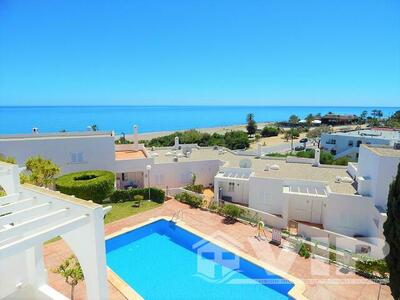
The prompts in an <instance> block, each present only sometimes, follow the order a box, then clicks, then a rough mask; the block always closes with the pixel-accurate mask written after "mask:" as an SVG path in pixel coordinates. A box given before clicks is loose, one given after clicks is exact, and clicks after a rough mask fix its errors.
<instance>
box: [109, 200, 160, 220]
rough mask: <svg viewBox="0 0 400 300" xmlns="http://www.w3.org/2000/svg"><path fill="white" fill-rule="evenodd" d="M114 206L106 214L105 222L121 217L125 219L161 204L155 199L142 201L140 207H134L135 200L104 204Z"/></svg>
mask: <svg viewBox="0 0 400 300" xmlns="http://www.w3.org/2000/svg"><path fill="white" fill-rule="evenodd" d="M109 205H111V206H112V209H111V211H110V212H109V213H108V214H107V215H106V218H105V220H104V223H105V224H107V223H111V222H114V221H117V220H119V219H123V218H126V217H129V216H132V215H136V214H138V213H141V212H144V211H146V210H149V209H152V208H155V207H157V206H160V204H158V203H155V202H153V201H146V200H145V201H142V204H141V205H140V207H134V206H133V201H127V202H123V203H110V204H104V206H109Z"/></svg>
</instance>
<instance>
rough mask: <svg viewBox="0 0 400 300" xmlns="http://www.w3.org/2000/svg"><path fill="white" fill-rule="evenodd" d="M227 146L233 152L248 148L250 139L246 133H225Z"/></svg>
mask: <svg viewBox="0 0 400 300" xmlns="http://www.w3.org/2000/svg"><path fill="white" fill-rule="evenodd" d="M224 138H225V146H226V147H227V148H229V149H231V150H236V149H244V148H248V147H249V145H250V143H249V137H248V136H247V134H246V132H244V131H230V132H226V133H225V136H224Z"/></svg>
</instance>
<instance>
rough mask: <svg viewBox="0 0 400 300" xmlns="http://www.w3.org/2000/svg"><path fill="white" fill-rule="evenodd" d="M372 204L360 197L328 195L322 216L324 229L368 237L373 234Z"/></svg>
mask: <svg viewBox="0 0 400 300" xmlns="http://www.w3.org/2000/svg"><path fill="white" fill-rule="evenodd" d="M374 210H375V207H374V203H373V201H372V199H371V198H369V197H363V196H360V195H346V194H337V193H329V194H328V199H327V202H326V208H325V215H324V223H323V225H324V229H326V230H330V231H334V232H337V233H340V234H344V235H348V236H354V235H356V234H357V235H363V236H369V235H370V234H374V233H375V231H373V226H375V225H374V223H373V215H374Z"/></svg>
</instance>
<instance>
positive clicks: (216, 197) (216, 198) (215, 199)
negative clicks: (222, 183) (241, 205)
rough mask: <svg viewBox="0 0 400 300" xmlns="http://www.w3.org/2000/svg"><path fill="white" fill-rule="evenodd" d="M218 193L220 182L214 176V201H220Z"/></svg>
mask: <svg viewBox="0 0 400 300" xmlns="http://www.w3.org/2000/svg"><path fill="white" fill-rule="evenodd" d="M218 195H219V182H218V180H216V179H215V178H214V201H215V202H217V203H219V199H218Z"/></svg>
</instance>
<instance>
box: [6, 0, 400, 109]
mask: <svg viewBox="0 0 400 300" xmlns="http://www.w3.org/2000/svg"><path fill="white" fill-rule="evenodd" d="M399 12H400V1H398V0H393V1H389V0H374V1H373V0H341V1H337V0H329V1H328V0H319V1H316V0H307V1H300V0H273V1H272V0H141V1H139V0H125V1H121V0H109V1H101V0H86V1H82V0H57V1H54V0H48V1H47V0H37V1H30V0H23V1H22V0H0V105H68V104H69V105H81V104H85V105H111V104H132V105H135V104H146V105H148V104H154V105H188V104H220V105H250V104H252V105H352V106H357V105H360V106H365V105H367V106H368V105H371V106H374V105H379V106H398V105H399V103H400V18H399Z"/></svg>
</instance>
